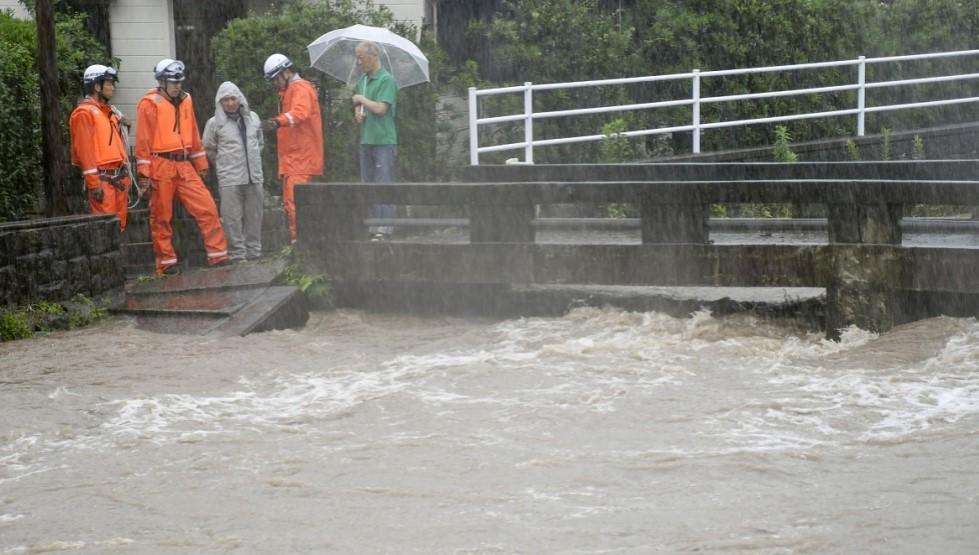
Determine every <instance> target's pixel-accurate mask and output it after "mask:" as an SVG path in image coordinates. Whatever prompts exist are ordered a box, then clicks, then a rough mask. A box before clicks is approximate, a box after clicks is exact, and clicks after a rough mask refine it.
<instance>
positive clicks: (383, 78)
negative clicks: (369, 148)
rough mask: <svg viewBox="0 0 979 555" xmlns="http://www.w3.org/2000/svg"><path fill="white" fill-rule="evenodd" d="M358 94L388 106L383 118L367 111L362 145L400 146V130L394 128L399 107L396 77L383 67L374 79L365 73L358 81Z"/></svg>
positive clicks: (361, 140)
mask: <svg viewBox="0 0 979 555" xmlns="http://www.w3.org/2000/svg"><path fill="white" fill-rule="evenodd" d="M357 92H358V93H360V94H362V95H364V96H366V97H367V98H368V99H370V100H376V101H378V102H386V103H387V105H388V111H387V112H385V113H384V115H383V116H378V115H376V114H374V113H373V112H371V111H370V110H365V114H366V116H367V117H366V118H365V119H364V123H363V125H362V126H361V128H360V144H362V145H396V144H398V130H397V128H395V126H394V115H395V113H396V112H397V107H398V84H397V83H396V82H395V81H394V77H392V76H391V74H390V73H389V72H388V71H387V70H386V69H384V68H383V67H382V68H378V70H377V71H375V72H374V76H373V77H371V76H370V75H367V74H366V73H365V74H363V75H361V76H360V79H359V80H358V81H357Z"/></svg>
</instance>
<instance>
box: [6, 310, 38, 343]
mask: <svg viewBox="0 0 979 555" xmlns="http://www.w3.org/2000/svg"><path fill="white" fill-rule="evenodd" d="M33 333H34V332H33V331H32V330H31V327H30V326H29V325H28V324H27V317H26V315H25V314H24V313H23V312H11V311H9V310H0V341H13V340H15V339H26V338H28V337H30V336H31V335H33Z"/></svg>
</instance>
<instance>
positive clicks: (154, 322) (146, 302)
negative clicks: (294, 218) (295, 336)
mask: <svg viewBox="0 0 979 555" xmlns="http://www.w3.org/2000/svg"><path fill="white" fill-rule="evenodd" d="M284 267H285V262H284V261H282V260H278V259H266V260H259V261H252V262H244V263H240V264H236V265H233V266H223V267H219V268H197V269H191V270H185V271H184V273H182V274H180V275H177V276H169V277H161V278H154V279H145V280H136V281H130V282H129V283H127V285H126V287H125V290H124V292H122V293H121V294H120V295H119V298H118V299H117V300H116V302H115V303H113V305H112V306H111V307H110V308H109V310H110V311H111V312H113V313H116V314H127V315H130V316H133V317H135V318H136V322H137V324H136V325H137V327H139V328H140V329H146V330H150V331H155V332H158V333H173V334H182V335H208V336H216V337H229V336H244V335H248V334H249V333H255V332H260V331H267V330H271V329H284V328H299V327H302V326H303V325H304V324H305V323H306V320H307V319H308V318H309V312H308V309H307V306H306V296H305V294H304V293H303V292H302V291H300V290H299V289H298V288H296V287H291V286H280V285H272V282H273V281H274V279H275V278H276V276H278V275H279V274H280V273H281V272H282V270H283V268H284Z"/></svg>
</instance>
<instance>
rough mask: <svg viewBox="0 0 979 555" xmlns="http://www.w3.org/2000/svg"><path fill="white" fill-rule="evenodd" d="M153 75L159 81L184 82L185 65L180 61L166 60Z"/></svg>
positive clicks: (160, 62)
mask: <svg viewBox="0 0 979 555" xmlns="http://www.w3.org/2000/svg"><path fill="white" fill-rule="evenodd" d="M153 75H154V76H156V80H157V81H174V82H180V81H183V80H184V63H183V62H181V61H180V60H173V59H170V58H164V59H162V60H160V61H159V62H157V64H156V67H154V68H153Z"/></svg>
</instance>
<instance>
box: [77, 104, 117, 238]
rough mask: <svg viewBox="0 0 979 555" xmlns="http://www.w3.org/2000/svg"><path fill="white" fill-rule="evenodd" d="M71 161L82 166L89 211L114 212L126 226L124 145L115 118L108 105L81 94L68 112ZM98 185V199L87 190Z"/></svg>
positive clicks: (94, 188) (95, 212)
mask: <svg viewBox="0 0 979 555" xmlns="http://www.w3.org/2000/svg"><path fill="white" fill-rule="evenodd" d="M69 128H70V130H71V163H72V164H74V165H76V166H78V168H79V169H81V170H82V177H84V179H85V192H86V195H85V196H86V197H87V198H88V206H89V208H90V209H91V211H92V213H93V214H115V215H116V216H118V217H119V230H120V231H125V230H126V221H127V218H128V216H129V186H130V185H131V184H132V179H131V178H130V176H128V175H127V174H126V173H123V172H125V171H126V170H127V169H128V164H127V160H128V159H129V155H128V153H127V152H126V145H125V143H123V141H122V134H121V133H120V132H119V118H118V117H117V116H116V114H115V113H114V112H113V111H112V107H111V106H109V105H108V104H106V103H104V102H98V101H97V100H95V99H93V98H92V97H90V96H87V97H85V99H83V100H82V101H81V102H79V103H78V106H77V107H76V108H75V110H74V111H73V112H72V113H71V119H70V120H69ZM97 189H102V200H101V201H98V200H96V199H95V197H93V196H92V194H91V191H94V190H97Z"/></svg>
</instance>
